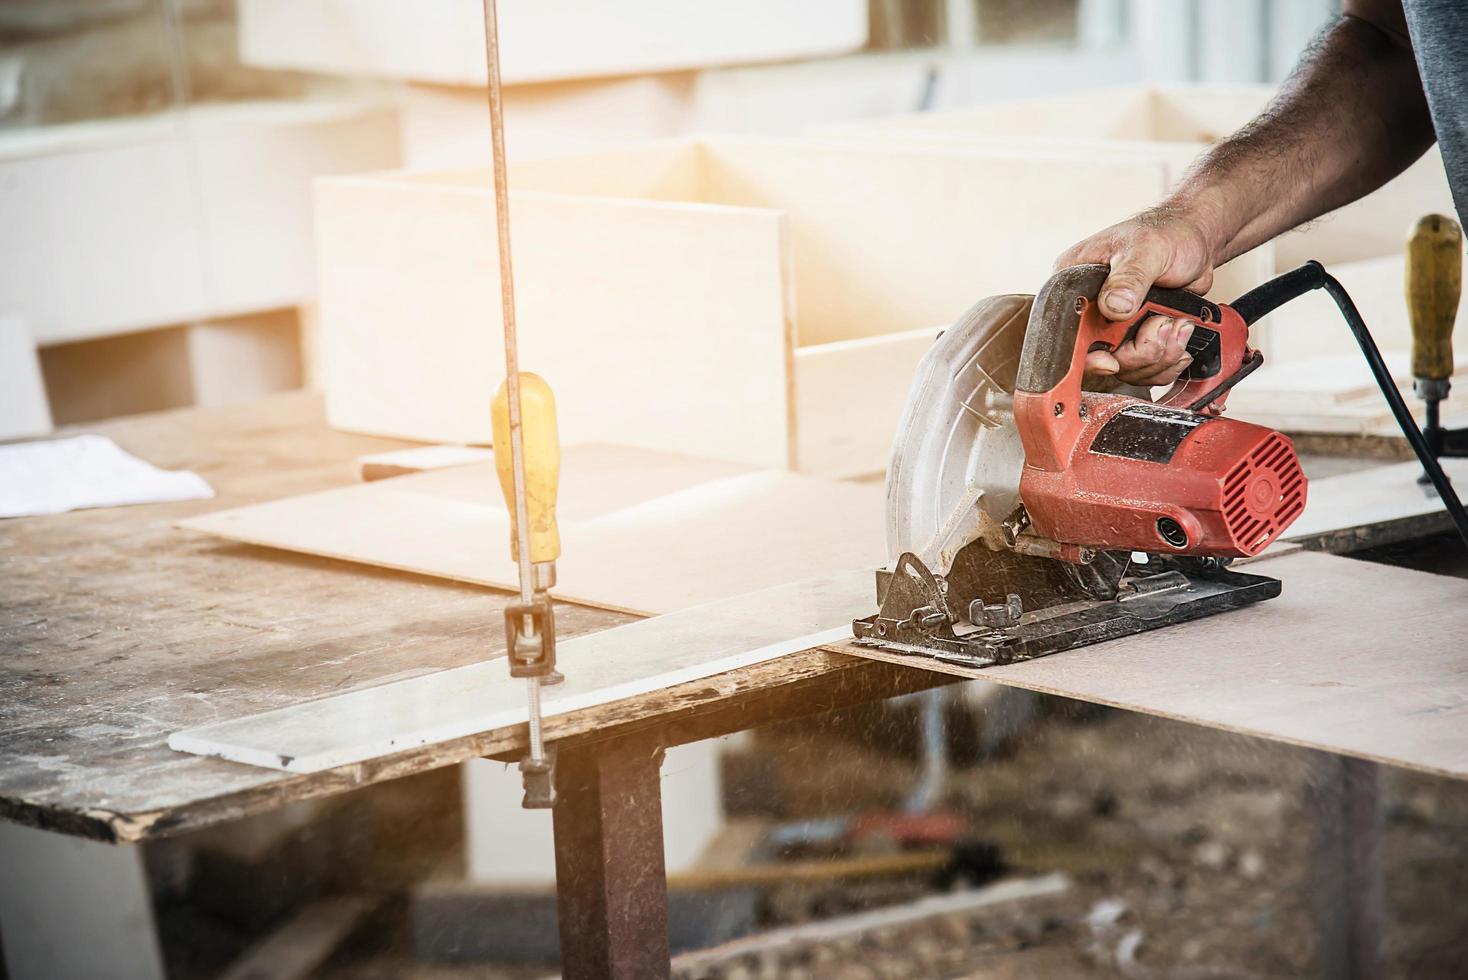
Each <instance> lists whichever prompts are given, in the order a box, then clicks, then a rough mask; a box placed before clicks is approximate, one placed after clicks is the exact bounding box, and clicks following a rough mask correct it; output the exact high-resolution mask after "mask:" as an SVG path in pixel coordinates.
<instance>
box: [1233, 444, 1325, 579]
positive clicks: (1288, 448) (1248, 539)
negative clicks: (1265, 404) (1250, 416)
mask: <svg viewBox="0 0 1468 980" xmlns="http://www.w3.org/2000/svg"><path fill="white" fill-rule="evenodd" d="M1304 509H1305V472H1304V471H1303V470H1302V469H1300V460H1299V457H1297V456H1296V455H1295V447H1294V445H1293V444H1292V443H1291V442H1290V441H1289V440H1288V439H1286V438H1285V437H1284V436H1282V435H1280V434H1279V433H1278V432H1274V433H1271V434H1270V436H1269V438H1267V439H1265V440H1264V441H1263V442H1261V443H1259V445H1257V446H1255V447H1254V449H1253V450H1252V451H1251V452H1250V453H1249V455H1248V456H1245V457H1244V458H1243V459H1242V460H1240V461H1239V462H1238V464H1237V465H1235V466H1234V468H1233V469H1232V470H1230V471H1229V473H1228V475H1227V476H1225V477H1224V478H1223V521H1224V525H1225V526H1226V527H1227V528H1228V533H1229V535H1230V536H1231V537H1232V538H1233V540H1234V544H1235V545H1237V546H1238V549H1239V550H1240V551H1242V552H1243V553H1244V554H1246V555H1257V554H1258V553H1259V552H1261V551H1263V550H1264V548H1265V546H1266V545H1268V544H1269V542H1271V541H1273V540H1274V539H1275V538H1277V537H1279V535H1280V533H1281V532H1283V531H1284V529H1285V528H1287V527H1289V526H1290V523H1291V522H1292V521H1294V519H1295V518H1296V517H1299V516H1300V512H1301V511H1303V510H1304Z"/></svg>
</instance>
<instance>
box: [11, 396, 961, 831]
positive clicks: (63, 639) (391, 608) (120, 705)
mask: <svg viewBox="0 0 1468 980" xmlns="http://www.w3.org/2000/svg"><path fill="white" fill-rule="evenodd" d="M90 431H94V432H98V433H100V434H103V435H107V436H110V437H111V438H113V439H114V440H116V441H117V443H118V444H119V445H121V446H122V447H123V448H124V449H126V450H128V451H130V452H132V453H135V454H136V455H138V456H140V457H142V458H144V459H146V460H148V461H149V462H151V463H154V464H155V465H157V466H160V467H163V468H165V469H184V468H187V469H192V470H194V471H196V472H197V473H199V474H200V475H201V476H203V477H204V478H205V479H206V480H208V481H209V483H210V484H211V485H212V486H213V487H214V489H215V490H216V492H217V493H218V496H217V497H216V498H215V499H213V500H200V501H190V502H186V503H172V504H155V505H143V506H135V507H119V508H112V509H103V510H89V511H77V512H74V513H69V514H59V515H55V516H47V517H34V518H23V519H15V520H8V521H0V562H3V572H0V582H3V583H4V587H3V589H0V818H8V819H11V820H17V821H21V822H24V823H28V824H32V825H35V826H40V827H46V828H50V829H53V830H57V831H61V832H65V833H72V834H78V835H82V836H87V837H92V838H96V839H100V840H109V841H119V842H124V841H137V840H142V839H145V838H149V837H156V836H162V835H165V834H168V833H172V832H176V831H179V830H184V829H190V828H195V827H201V826H205V825H208V824H211V823H216V822H219V821H223V820H229V819H235V818H238V817H242V816H246V815H249V814H252V813H259V812H264V811H266V810H270V809H274V808H276V807H280V806H284V805H286V804H287V803H291V802H294V801H296V800H300V799H306V798H309V797H314V796H322V795H327V794H330V793H336V792H342V791H345V790H349V789H353V788H356V787H358V786H363V785H366V784H369V783H373V782H378V781H381V780H385V779H391V778H396V777H400V776H405V775H409V774H412V773H415V772H421V771H424V770H426V769H431V768H436V767H439V766H444V765H450V764H453V763H457V762H460V761H463V760H464V759H469V758H473V757H476V756H483V755H496V754H505V753H515V752H519V751H521V750H522V749H523V740H524V733H523V726H517V727H516V728H515V729H512V730H510V729H507V730H503V731H497V732H488V733H485V734H483V735H481V736H476V737H472V738H465V739H457V740H454V741H452V742H446V743H442V744H440V745H435V746H428V747H425V748H423V749H419V750H413V751H408V752H403V753H399V754H397V755H393V756H389V757H386V758H383V759H378V760H374V761H373V762H371V763H361V764H357V765H352V766H345V767H342V768H340V769H334V770H330V771H328V772H322V773H314V774H309V775H292V774H285V773H280V772H275V771H271V770H266V769H257V768H255V767H252V766H245V765H240V764H237V763H231V762H225V761H221V760H214V759H205V758H200V757H196V756H191V755H185V754H182V753H178V752H174V751H172V750H170V749H169V748H168V747H167V746H166V744H165V741H166V739H167V737H168V735H169V734H170V733H171V732H174V731H177V730H179V729H183V728H190V727H194V726H197V725H201V724H207V723H209V722H212V721H218V720H223V719H226V718H233V717H237V716H240V715H247V714H252V713H255V712H259V711H263V710H267V709H270V708H277V707H283V706H286V705H291V704H297V703H300V702H303V701H309V700H313V699H315V698H319V697H323V696H326V695H330V694H337V693H341V692H343V691H347V690H351V689H353V688H356V687H364V686H371V685H374V684H379V683H382V682H383V681H386V680H391V679H396V678H401V677H407V676H412V675H414V674H419V673H426V672H429V671H435V670H442V669H445V668H449V667H457V666H462V665H464V664H467V663H470V662H472V661H475V660H481V659H486V658H490V657H498V656H502V655H503V628H504V627H503V619H502V617H501V616H500V610H501V609H502V607H503V605H504V603H505V601H506V600H507V599H508V598H509V595H508V594H507V593H500V592H494V591H490V590H487V589H484V588H480V587H477V586H468V585H457V584H454V583H450V582H445V581H442V580H437V579H428V578H423V577H419V576H415V575H409V574H403V573H397V572H390V571H385V570H381V569H375V568H370V567H367V566H362V565H352V564H348V563H345V562H337V561H332V560H328V559H317V558H309V557H303V556H298V555H293V554H289V553H286V552H280V551H273V550H268V549H263V548H252V547H248V546H243V545H237V544H231V543H228V542H223V541H220V540H218V539H215V538H211V537H208V536H204V535H199V534H194V533H189V532H186V531H181V530H178V529H176V528H174V527H173V523H174V522H175V521H177V520H179V519H181V518H183V517H187V516H191V515H194V514H199V513H204V512H207V511H210V510H216V509H221V508H224V507H232V506H238V505H242V504H247V503H253V502H257V501H264V500H270V499H274V498H278V497H285V496H289V495H293V494H299V493H307V492H310V491H314V490H321V489H326V488H329V487H334V486H341V485H343V484H347V483H351V482H354V481H355V480H356V479H357V468H356V465H355V462H354V461H355V459H356V457H357V456H359V455H361V454H364V453H369V452H378V451H382V450H385V449H394V448H400V447H402V446H404V445H406V444H404V443H400V442H396V441H393V440H387V439H379V438H371V437H366V436H356V435H350V434H346V433H341V432H335V431H332V430H330V429H328V428H327V427H326V424H325V421H324V418H323V412H322V408H321V403H320V399H319V398H318V397H316V396H314V395H311V394H304V393H297V394H290V395H282V396H276V397H273V398H270V399H267V400H264V401H261V402H257V403H253V404H250V405H247V406H242V407H238V408H229V409H188V410H182V411H177V412H168V413H161V414H157V415H149V416H139V417H136V418H133V419H124V420H118V421H115V422H109V423H107V424H104V425H98V426H93V427H90ZM467 545H468V543H466V546H467ZM630 619H631V617H629V616H626V615H623V614H619V613H613V612H607V611H604V610H598V609H590V608H584V607H578V606H565V605H563V606H561V607H560V608H559V611H558V613H557V625H558V630H559V632H560V633H561V635H563V636H568V637H569V636H573V635H576V634H578V633H584V632H589V631H592V630H597V629H604V628H607V627H609V626H614V625H618V624H620V623H623V622H627V621H629V620H630ZM871 666H873V665H869V664H866V663H864V662H862V661H859V660H856V659H855V658H849V657H844V656H841V655H840V654H835V653H829V652H823V651H818V650H812V651H809V652H807V653H803V654H796V655H794V656H792V657H787V658H784V659H783V660H781V661H780V662H779V664H778V665H762V666H759V667H754V668H749V669H747V670H743V671H734V672H731V673H730V674H727V675H723V676H721V677H720V678H719V681H718V683H710V682H708V681H701V682H697V683H694V684H687V685H679V686H676V687H670V688H667V689H665V690H662V691H658V692H655V693H653V694H648V695H645V696H641V697H639V698H635V699H631V700H629V701H626V702H622V703H619V704H615V705H607V706H603V707H600V708H596V709H590V710H588V711H584V712H579V713H576V714H575V715H572V716H568V717H564V718H559V719H555V720H554V724H549V725H548V726H547V735H548V736H550V737H576V736H581V737H590V736H591V735H592V734H593V733H611V732H617V731H622V730H625V729H627V728H628V727H646V726H649V725H659V726H666V725H669V724H671V725H673V726H675V727H676V728H677V731H676V732H675V733H672V734H669V736H668V741H669V742H670V744H671V742H673V741H686V740H690V739H692V738H695V737H706V736H707V735H708V734H716V733H718V731H720V730H736V729H738V728H741V727H745V724H743V723H741V722H742V721H743V722H747V724H750V725H752V724H757V723H759V722H760V721H762V720H769V719H771V718H777V717H782V716H784V715H786V714H791V713H794V714H800V713H806V712H808V711H810V710H817V709H819V708H820V707H821V706H822V705H823V704H828V703H830V702H831V699H832V698H846V699H850V700H865V699H869V698H871V697H875V696H880V695H882V694H887V693H891V694H899V693H905V692H907V691H911V690H917V689H921V688H924V687H930V686H932V685H933V684H935V683H938V681H937V680H935V679H933V678H931V677H923V676H921V675H922V674H923V673H924V672H920V671H907V670H903V669H902V668H887V667H886V666H885V665H876V666H882V667H883V669H882V670H879V671H873V670H871V669H870V667H871ZM700 726H713V727H712V728H709V727H700Z"/></svg>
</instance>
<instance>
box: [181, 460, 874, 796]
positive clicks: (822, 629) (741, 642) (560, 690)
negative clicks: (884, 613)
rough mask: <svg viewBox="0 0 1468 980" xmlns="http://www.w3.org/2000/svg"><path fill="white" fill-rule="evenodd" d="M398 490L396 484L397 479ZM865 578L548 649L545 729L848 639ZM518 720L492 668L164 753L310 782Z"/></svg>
mask: <svg viewBox="0 0 1468 980" xmlns="http://www.w3.org/2000/svg"><path fill="white" fill-rule="evenodd" d="M404 479H406V477H405V478H404ZM872 588H873V586H872V572H871V569H870V568H859V569H856V570H853V571H846V572H838V573H836V574H832V575H827V576H823V577H820V578H816V579H810V580H807V581H803V582H799V583H796V584H792V585H786V586H781V587H775V588H770V589H764V590H761V591H759V592H754V593H751V594H748V595H741V596H736V597H734V598H732V599H726V600H723V601H721V602H716V603H710V604H708V605H703V606H695V607H693V608H690V609H685V610H682V611H680V612H675V613H670V614H668V615H665V616H658V617H656V618H653V619H648V620H644V621H642V622H637V623H629V624H627V625H626V626H619V627H616V628H615V629H610V630H606V631H604V632H601V633H594V634H592V635H590V636H583V637H576V638H575V639H571V640H567V641H565V642H564V643H561V644H559V645H558V649H557V664H558V667H559V669H560V670H561V672H562V673H564V674H565V676H566V680H565V681H564V682H562V683H561V684H558V685H555V686H554V687H547V688H545V689H544V691H543V694H542V711H543V713H544V716H545V717H546V718H554V717H556V716H558V715H563V714H566V713H568V712H571V711H576V710H579V709H584V708H590V707H595V706H597V705H603V704H608V703H611V702H613V701H618V700H621V699H623V698H628V697H633V696H635V695H638V694H645V693H648V692H650V691H655V690H659V689H661V688H664V687H669V686H672V685H674V684H681V683H684V682H687V681H693V680H700V679H702V678H705V677H712V676H713V675H715V674H719V673H723V672H725V671H729V670H734V669H737V668H740V667H748V666H751V665H753V664H757V663H761V662H763V661H766V660H773V659H775V658H776V657H781V656H784V655H785V654H789V653H795V652H797V651H800V650H806V649H810V648H811V647H815V646H819V645H821V644H823V643H830V642H833V641H836V640H839V639H842V638H844V637H846V636H849V635H850V633H851V620H852V618H853V617H855V616H860V615H862V614H864V613H865V612H867V611H869V610H868V609H867V607H868V606H869V605H870V604H871V602H872ZM525 721H526V707H525V686H524V685H523V684H522V683H521V682H519V681H517V680H513V679H511V677H510V676H509V671H508V668H507V667H506V665H505V663H504V662H503V660H501V659H496V660H493V661H487V662H484V663H478V664H471V665H469V666H467V667H458V668H455V669H453V670H445V671H439V672H438V673H434V674H427V675H424V676H422V677H414V678H410V679H408V680H405V681H397V682H394V683H391V684H384V685H382V686H380V687H375V688H367V689H365V690H361V691H352V692H350V693H348V694H341V695H338V696H336V697H331V698H323V699H321V700H318V701H311V702H307V703H304V704H299V705H294V706H292V707H288V708H279V709H277V710H275V711H267V712H263V713H261V714H256V715H250V716H247V717H244V718H236V719H234V720H231V721H225V722H220V723H217V724H213V725H206V726H203V727H200V728H193V729H188V730H185V731H181V732H176V733H174V734H173V735H172V736H170V737H169V739H168V744H169V747H170V748H173V749H176V750H178V751H181V752H192V753H195V754H197V755H207V756H217V757H219V758H223V759H230V760H233V761H235V762H244V763H249V764H250V765H256V766H264V767H266V768H270V769H281V770H284V771H287V772H319V771H320V770H323V769H331V768H333V767H335V766H342V765H347V764H349V763H353V762H361V761H363V760H366V759H374V758H378V757H380V756H385V755H391V754H393V753H395V752H401V751H404V750H405V749H411V748H416V747H418V746H422V745H429V744H432V743H435V742H444V741H448V740H450V739H454V738H462V737H464V736H468V735H475V734H478V733H481V732H489V731H494V730H497V729H504V728H508V727H510V726H513V725H519V724H524V723H525Z"/></svg>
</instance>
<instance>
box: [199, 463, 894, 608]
mask: <svg viewBox="0 0 1468 980" xmlns="http://www.w3.org/2000/svg"><path fill="white" fill-rule="evenodd" d="M560 487H561V489H560V501H559V507H558V516H559V519H560V530H561V542H562V548H563V553H562V555H561V558H560V560H559V561H558V562H557V573H558V578H559V581H558V583H557V585H556V588H555V595H556V596H557V597H558V598H561V599H564V600H568V601H572V602H581V603H585V604H588V605H595V606H603V607H606V608H611V609H621V610H627V611H631V612H641V613H660V612H670V611H672V610H674V609H683V608H686V607H688V606H692V605H698V604H700V603H704V602H711V601H713V600H715V599H724V598H727V597H729V596H733V595H739V594H741V593H744V592H751V591H754V590H755V589H759V588H763V587H765V586H769V585H772V584H774V583H776V582H780V581H785V582H791V581H796V580H798V579H803V578H808V577H811V576H814V575H821V574H825V573H827V572H831V571H834V570H837V569H842V568H860V567H867V568H875V567H877V566H878V565H880V564H882V563H883V562H885V561H886V546H885V544H884V536H883V529H882V513H883V488H882V485H881V483H880V482H871V483H859V484H858V483H839V482H835V481H829V480H820V479H816V478H813V477H804V476H798V475H795V474H792V473H787V472H783V471H775V470H751V469H748V468H746V467H741V466H738V465H736V464H732V463H723V462H717V461H713V460H702V459H693V458H690V457H686V456H677V455H673V454H670V453H655V452H651V451H648V450H638V449H630V448H627V447H625V446H596V445H592V446H571V447H568V448H567V449H566V450H565V452H564V454H563V456H562V464H561V483H560ZM180 526H181V527H184V528H189V529H193V530H198V531H205V532H208V533H210V534H216V535H219V536H222V537H226V538H232V539H234V540H238V541H246V542H249V543H251V544H259V545H265V546H267V547H274V548H284V549H287V550H291V551H300V552H305V553H307V554H315V555H325V556H327V557H330V558H339V559H343V560H346V561H358V562H363V563H366V564H370V565H381V566H384V567H387V568H396V569H401V570H404V571H410V572H418V573H420V574H424V575H435V576H439V577H443V578H451V579H456V580H459V581H466V582H476V583H479V584H482V585H491V586H496V587H499V588H514V587H515V583H516V582H517V580H518V578H517V576H518V572H517V570H516V568H515V565H514V563H513V562H512V561H511V560H510V550H509V534H510V531H509V520H508V516H507V514H506V512H505V504H504V499H503V497H502V496H501V494H500V487H499V482H498V480H497V478H496V476H495V472H494V467H493V465H491V464H484V463H480V464H470V465H467V466H457V467H451V468H448V469H442V470H434V471H429V472H426V473H421V474H416V475H412V476H401V477H395V478H393V479H391V480H381V481H377V482H373V483H365V484H357V485H354V486H348V487H341V488H339V489H336V490H326V491H323V492H320V493H313V494H306V495H303V496H299V497H290V498H286V499H284V500H277V501H273V502H270V503H265V504H256V505H253V506H248V507H240V508H236V509H234V510H228V511H222V512H219V513H215V514H207V515H204V516H203V517H196V518H191V519H189V520H186V521H183V522H182V523H181V524H180Z"/></svg>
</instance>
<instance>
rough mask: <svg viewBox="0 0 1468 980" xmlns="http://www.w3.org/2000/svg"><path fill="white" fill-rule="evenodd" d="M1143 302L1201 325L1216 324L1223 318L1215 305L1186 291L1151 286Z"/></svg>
mask: <svg viewBox="0 0 1468 980" xmlns="http://www.w3.org/2000/svg"><path fill="white" fill-rule="evenodd" d="M1144 302H1147V303H1153V304H1156V305H1157V306H1162V307H1166V308H1167V309H1169V310H1172V311H1174V312H1176V313H1181V314H1182V315H1183V316H1185V317H1188V318H1189V319H1193V320H1198V321H1200V322H1202V323H1217V322H1218V321H1219V320H1220V319H1222V318H1223V313H1222V311H1221V310H1219V308H1218V304H1217V303H1211V302H1209V301H1208V300H1206V299H1204V298H1203V297H1201V296H1199V295H1198V294H1197V293H1190V292H1188V291H1187V290H1186V289H1164V288H1162V287H1161V286H1153V287H1152V288H1151V289H1149V290H1147V299H1146V300H1145V301H1144ZM1148 315H1151V314H1148Z"/></svg>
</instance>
